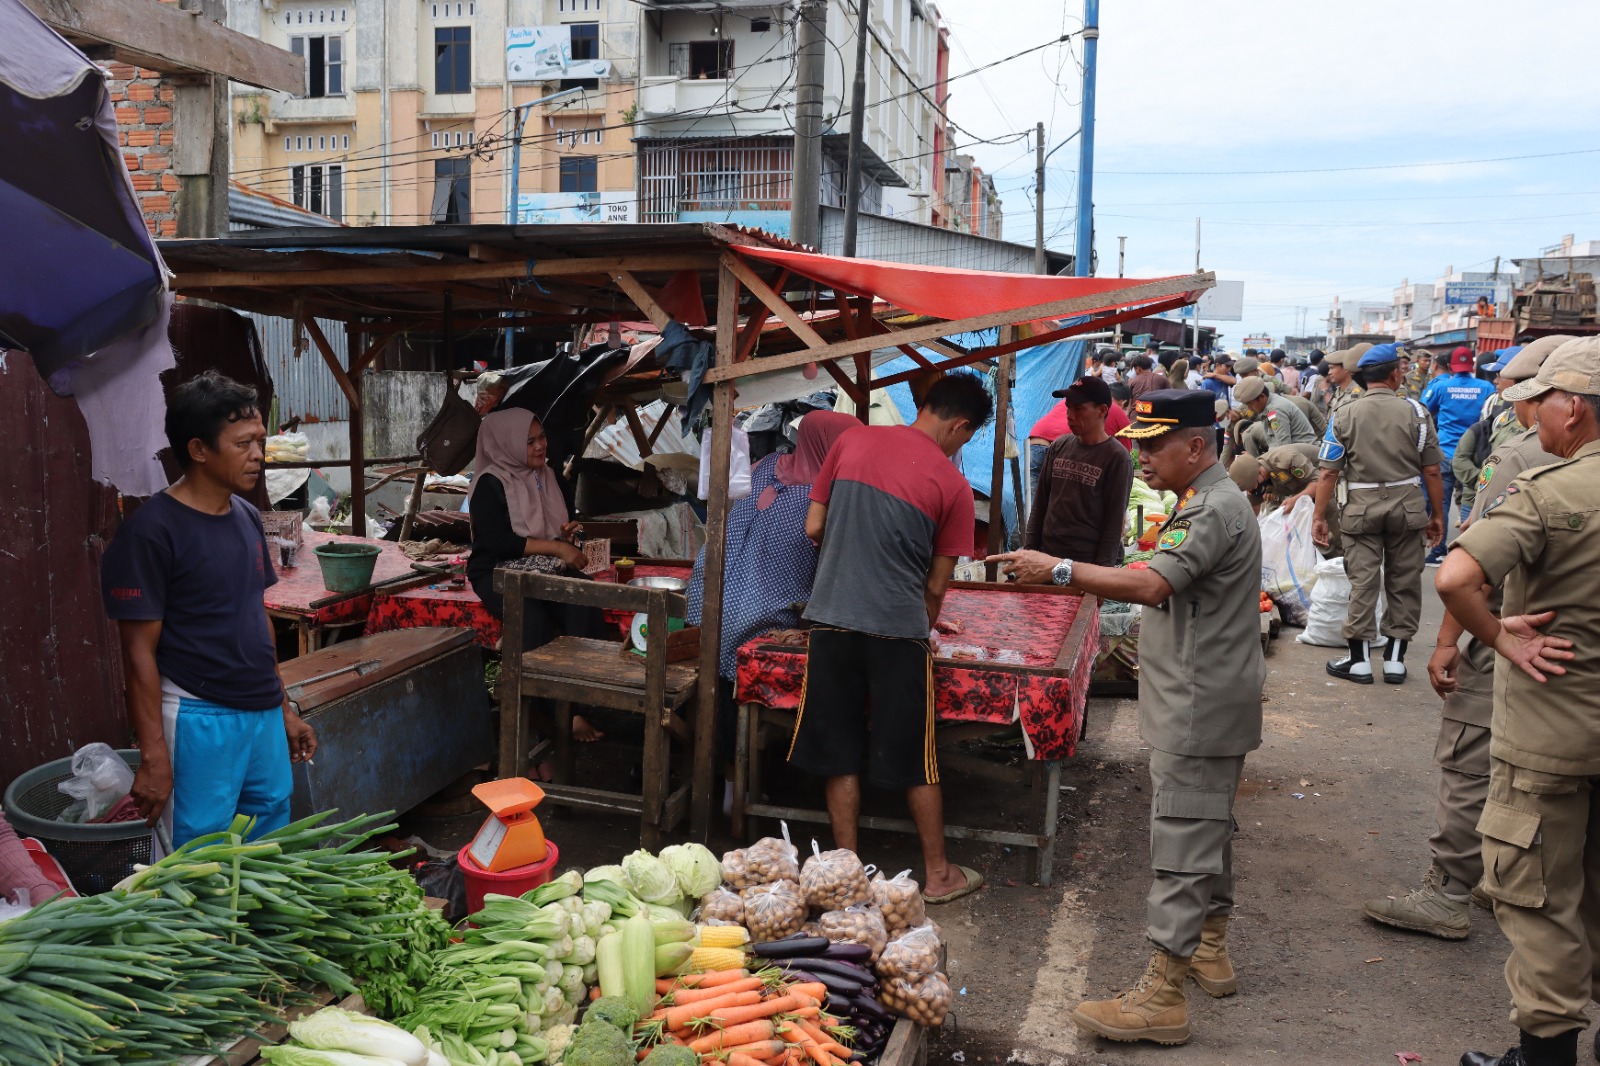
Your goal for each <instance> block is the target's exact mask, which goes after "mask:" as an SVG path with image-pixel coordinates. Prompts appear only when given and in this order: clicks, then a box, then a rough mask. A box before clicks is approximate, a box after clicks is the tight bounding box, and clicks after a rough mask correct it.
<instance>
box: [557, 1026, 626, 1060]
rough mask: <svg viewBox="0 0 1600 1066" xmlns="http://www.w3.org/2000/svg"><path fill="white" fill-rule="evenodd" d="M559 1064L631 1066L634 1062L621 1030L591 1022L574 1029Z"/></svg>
mask: <svg viewBox="0 0 1600 1066" xmlns="http://www.w3.org/2000/svg"><path fill="white" fill-rule="evenodd" d="M561 1061H562V1063H563V1064H564V1066H634V1061H635V1059H634V1053H633V1045H632V1044H630V1043H629V1042H628V1038H627V1037H626V1036H624V1035H623V1034H622V1030H621V1029H617V1028H614V1027H613V1026H610V1025H607V1024H606V1023H604V1022H600V1021H594V1022H585V1023H584V1024H583V1025H580V1026H578V1031H577V1032H576V1033H574V1034H573V1037H572V1042H571V1043H570V1044H568V1045H567V1050H566V1051H565V1053H563V1054H562V1056H561Z"/></svg>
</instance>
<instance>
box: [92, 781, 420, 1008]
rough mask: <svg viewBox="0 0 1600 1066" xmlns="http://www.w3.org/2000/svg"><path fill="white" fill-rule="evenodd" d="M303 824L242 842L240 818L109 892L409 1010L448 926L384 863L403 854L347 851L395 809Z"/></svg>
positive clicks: (276, 962) (307, 977)
mask: <svg viewBox="0 0 1600 1066" xmlns="http://www.w3.org/2000/svg"><path fill="white" fill-rule="evenodd" d="M332 813H333V812H332V811H324V812H323V813H321V814H316V815H312V816H311V817H309V818H305V819H302V820H301V821H298V822H295V823H293V824H292V825H287V826H285V827H283V828H282V829H279V830H276V831H274V832H271V833H267V834H265V835H263V836H261V837H259V838H257V839H255V840H254V841H249V842H246V840H245V835H246V833H247V832H248V831H249V826H250V822H249V819H247V818H245V817H243V816H240V817H239V818H236V819H235V820H234V823H233V825H232V826H231V827H230V828H229V830H228V831H227V832H225V833H214V834H211V835H209V836H204V837H199V838H197V839H195V840H192V841H190V842H189V843H187V844H185V845H184V846H183V847H181V848H179V849H178V850H177V851H175V852H173V853H172V854H171V855H168V856H167V857H166V858H164V859H162V860H161V861H160V862H157V863H155V864H154V865H152V866H149V867H147V868H145V869H143V870H141V871H140V872H138V873H136V874H134V875H133V876H132V877H130V878H128V879H127V880H125V881H123V882H122V884H121V885H119V886H118V888H120V889H123V890H126V891H129V892H137V891H140V890H148V891H151V892H155V893H158V894H160V895H162V896H165V897H167V898H169V899H172V900H175V901H177V902H178V903H181V904H183V905H185V906H188V907H194V908H197V909H199V910H200V911H202V912H204V913H206V914H209V915H212V916H214V917H217V918H231V917H233V916H235V915H237V916H238V917H239V920H240V921H242V922H243V923H244V925H245V926H247V927H248V928H249V930H250V931H251V932H252V933H253V934H254V935H255V936H256V937H257V938H258V939H259V941H260V942H261V944H262V945H263V950H264V951H265V952H267V953H268V955H269V962H270V965H271V967H272V969H274V970H275V971H276V972H277V973H279V974H281V975H283V976H284V977H286V978H287V979H288V980H290V981H291V982H299V981H313V982H317V983H320V984H324V985H327V986H328V987H329V988H332V989H333V990H334V991H336V992H340V993H344V994H346V995H348V994H350V993H352V992H355V991H356V990H357V989H356V982H357V981H363V980H364V981H365V984H364V985H363V986H362V987H361V989H360V991H361V993H362V996H363V998H365V999H366V1001H367V1005H368V1006H369V1007H371V1008H372V1009H373V1010H374V1011H375V1012H376V1013H378V1014H379V1015H380V1016H383V1017H388V1018H393V1017H397V1016H399V1015H401V1014H404V1013H407V1012H408V1011H410V1010H411V1009H412V1008H413V1006H414V1004H415V996H416V989H417V988H418V987H419V986H420V985H421V984H422V983H423V981H425V980H426V978H427V976H428V973H429V957H430V955H431V954H432V952H433V951H434V950H436V949H438V948H441V947H443V946H444V945H445V944H446V943H448V942H449V939H450V928H449V926H448V925H447V924H446V923H445V921H444V919H443V918H442V917H441V916H440V915H439V914H438V913H437V912H434V911H431V910H428V909H427V908H426V907H424V906H423V893H422V889H421V888H420V887H418V885H417V883H416V881H415V879H413V878H412V877H411V875H410V874H409V873H407V872H406V871H405V870H397V869H395V868H394V867H393V866H391V865H390V862H391V861H393V860H394V859H397V858H403V857H404V856H405V855H407V854H409V852H406V853H399V854H395V853H391V852H387V851H381V850H376V849H370V850H357V849H358V848H360V847H361V845H363V844H365V843H366V842H367V841H369V840H371V839H372V838H373V837H375V836H377V835H378V834H380V833H384V832H387V831H389V830H391V829H393V828H394V826H393V825H389V824H385V823H386V821H387V819H388V818H390V817H391V816H392V814H393V812H387V813H384V814H378V815H367V816H364V817H360V818H355V819H352V820H350V821H348V822H344V823H341V824H337V825H324V824H323V823H324V822H325V821H326V820H327V819H328V817H329V815H331V814H332Z"/></svg>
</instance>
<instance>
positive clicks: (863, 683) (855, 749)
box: [789, 626, 939, 788]
mask: <svg viewBox="0 0 1600 1066" xmlns="http://www.w3.org/2000/svg"><path fill="white" fill-rule="evenodd" d="M789 761H790V762H791V763H793V764H794V765H796V766H798V767H799V768H800V769H802V770H805V771H806V772H808V773H812V774H816V775H817V776H818V777H847V776H853V775H858V774H861V773H863V766H862V764H863V762H865V764H866V765H865V771H864V772H865V774H866V778H867V780H868V781H870V782H871V783H872V784H874V785H877V786H878V787H880V788H911V787H913V786H916V785H937V784H938V783H939V759H938V755H937V753H936V752H935V750H934V713H933V653H932V652H931V651H930V650H929V648H928V642H927V641H926V640H912V639H907V638H904V637H877V636H873V635H872V634H870V633H857V632H855V631H854V630H849V629H833V628H828V627H824V626H817V627H816V628H814V629H812V630H811V648H810V652H809V653H808V654H807V657H806V683H805V689H804V690H803V691H802V693H801V696H800V715H799V717H798V718H797V719H796V720H795V724H794V740H793V741H792V742H791V743H790V745H789Z"/></svg>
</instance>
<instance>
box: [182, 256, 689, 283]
mask: <svg viewBox="0 0 1600 1066" xmlns="http://www.w3.org/2000/svg"><path fill="white" fill-rule="evenodd" d="M716 263H717V260H716V259H715V258H714V257H712V256H706V255H632V256H610V257H606V258H598V259H540V260H532V259H525V260H521V261H518V262H512V263H438V264H430V265H427V266H414V267H347V268H344V269H333V270H205V271H195V272H193V273H189V274H179V275H178V276H177V277H176V278H174V279H173V282H172V289H173V291H174V292H184V291H185V290H188V289H273V288H301V287H303V286H307V285H340V286H342V285H390V286H403V285H409V284H412V283H416V282H429V281H436V282H443V281H479V280H482V279H485V278H523V277H535V278H550V277H567V276H570V275H573V274H595V275H600V276H602V277H604V276H608V275H610V274H611V273H612V272H613V271H617V270H627V271H633V272H638V271H651V270H674V271H676V270H705V269H708V268H710V267H714V266H716Z"/></svg>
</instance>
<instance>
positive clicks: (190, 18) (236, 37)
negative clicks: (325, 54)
mask: <svg viewBox="0 0 1600 1066" xmlns="http://www.w3.org/2000/svg"><path fill="white" fill-rule="evenodd" d="M22 3H23V6H24V7H26V8H28V9H29V10H31V11H32V12H33V13H34V14H35V15H38V16H39V18H40V19H42V20H43V21H44V23H45V25H47V26H49V27H50V28H51V29H53V30H55V31H56V32H57V33H59V34H61V36H63V37H65V38H66V39H67V40H69V41H72V42H73V43H75V44H91V45H100V46H103V47H106V48H109V49H110V50H111V53H112V55H114V56H115V58H116V59H117V60H119V61H121V62H123V63H132V64H133V65H134V66H140V67H148V68H149V69H151V70H159V71H161V72H162V73H163V74H219V75H221V76H223V77H225V78H229V79H231V80H233V81H238V82H243V83H244V84H246V85H254V86H257V87H259V88H262V89H280V90H282V91H284V92H290V93H299V92H304V91H305V84H306V75H305V61H304V60H303V59H301V58H300V57H299V56H297V55H295V54H294V53H293V52H286V51H284V50H283V49H282V48H274V47H272V46H271V45H269V44H267V43H265V42H263V41H259V40H257V39H256V38H254V37H251V36H249V35H247V34H243V33H240V32H239V31H238V30H230V29H228V27H226V26H224V25H223V24H222V23H220V22H213V21H211V20H210V19H208V18H205V17H204V16H203V15H201V13H200V12H199V11H186V10H182V9H180V8H178V7H176V6H173V5H169V4H159V3H156V2H155V0H22Z"/></svg>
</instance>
